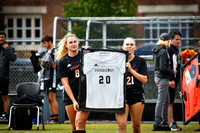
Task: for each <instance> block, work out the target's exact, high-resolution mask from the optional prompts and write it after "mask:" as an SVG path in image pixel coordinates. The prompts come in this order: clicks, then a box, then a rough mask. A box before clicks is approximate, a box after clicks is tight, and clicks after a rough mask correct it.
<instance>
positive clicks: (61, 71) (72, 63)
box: [58, 52, 80, 97]
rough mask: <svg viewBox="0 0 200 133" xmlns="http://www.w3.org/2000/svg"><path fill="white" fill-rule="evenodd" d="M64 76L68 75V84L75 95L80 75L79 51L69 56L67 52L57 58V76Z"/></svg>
mask: <svg viewBox="0 0 200 133" xmlns="http://www.w3.org/2000/svg"><path fill="white" fill-rule="evenodd" d="M65 77H68V80H69V85H70V87H71V89H72V92H73V94H74V95H75V96H76V95H78V89H79V77H80V52H79V53H78V54H77V55H76V56H74V57H70V56H69V55H68V54H66V55H65V56H64V57H62V58H61V59H60V60H59V62H58V78H59V79H60V78H65ZM64 92H65V91H64ZM65 95H66V92H65ZM67 97H68V96H67Z"/></svg>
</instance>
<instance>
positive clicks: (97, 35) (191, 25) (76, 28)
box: [10, 16, 200, 102]
mask: <svg viewBox="0 0 200 133" xmlns="http://www.w3.org/2000/svg"><path fill="white" fill-rule="evenodd" d="M172 30H179V31H181V33H182V41H181V44H180V47H179V49H180V51H182V50H184V49H188V48H190V49H194V50H195V51H198V50H199V47H200V34H199V33H200V17H199V16H196V17H189V16H188V17H187V16H185V17H70V18H64V17H56V18H55V19H54V33H53V35H54V44H55V45H57V43H58V42H59V41H60V39H62V38H63V37H64V35H65V34H67V33H74V34H76V35H77V36H78V37H79V39H80V47H81V46H82V45H89V46H90V47H92V48H110V49H121V46H122V43H123V40H124V39H125V38H126V37H129V36H130V37H133V38H135V40H136V45H137V47H138V48H137V49H138V51H137V54H138V55H139V56H142V57H144V58H145V59H146V61H147V66H148V70H149V79H148V83H147V84H145V85H144V89H145V97H146V99H148V100H147V102H155V99H156V98H157V88H156V86H155V83H154V72H153V68H154V66H153V60H152V59H153V58H152V57H153V56H152V52H151V49H152V47H153V46H154V45H156V42H157V41H158V39H159V36H160V34H161V33H163V32H170V31H172ZM11 42H12V41H11ZM29 42H30V40H29ZM33 47H34V46H33ZM25 49H27V48H26V47H24V49H21V50H18V51H17V54H18V56H19V57H20V58H19V62H20V60H23V61H22V62H21V63H19V66H17V63H14V65H13V64H12V65H11V73H10V77H11V78H10V79H11V81H10V82H11V83H10V84H11V87H10V88H12V89H13V90H14V89H15V85H16V84H17V83H19V82H24V81H37V74H36V73H34V72H33V68H32V65H31V63H30V60H29V57H30V50H29V49H27V50H25ZM23 62H24V64H23ZM179 90H180V88H179ZM177 93H178V91H177ZM176 96H177V97H176V98H177V99H178V94H177V95H176Z"/></svg>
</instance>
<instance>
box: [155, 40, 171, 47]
mask: <svg viewBox="0 0 200 133" xmlns="http://www.w3.org/2000/svg"><path fill="white" fill-rule="evenodd" d="M170 44H171V40H167V41H163V40H159V41H158V42H157V45H159V46H165V47H169V46H170Z"/></svg>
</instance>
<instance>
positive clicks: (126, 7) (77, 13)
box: [63, 0, 136, 17]
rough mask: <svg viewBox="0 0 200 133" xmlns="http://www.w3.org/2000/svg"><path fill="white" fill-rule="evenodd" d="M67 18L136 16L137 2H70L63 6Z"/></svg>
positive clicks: (91, 0)
mask: <svg viewBox="0 0 200 133" xmlns="http://www.w3.org/2000/svg"><path fill="white" fill-rule="evenodd" d="M63 11H64V12H63V13H64V16H65V17H112V16H118V17H119V16H126V17H128V16H129V17H130V16H134V15H135V11H136V3H135V0H70V1H69V2H68V3H65V4H63Z"/></svg>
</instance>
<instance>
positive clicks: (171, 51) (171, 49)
mask: <svg viewBox="0 0 200 133" xmlns="http://www.w3.org/2000/svg"><path fill="white" fill-rule="evenodd" d="M167 51H168V53H169V57H170V62H171V64H170V66H171V69H173V55H174V54H175V55H176V56H177V68H176V70H177V74H176V78H175V77H174V75H171V77H170V79H169V81H172V80H174V81H175V82H176V83H177V82H179V80H180V70H181V56H180V54H179V50H178V48H176V47H175V46H173V45H171V46H170V47H168V48H167Z"/></svg>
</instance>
